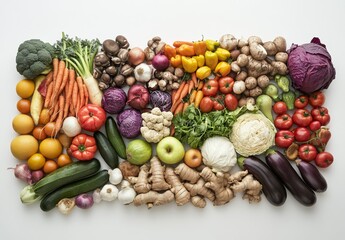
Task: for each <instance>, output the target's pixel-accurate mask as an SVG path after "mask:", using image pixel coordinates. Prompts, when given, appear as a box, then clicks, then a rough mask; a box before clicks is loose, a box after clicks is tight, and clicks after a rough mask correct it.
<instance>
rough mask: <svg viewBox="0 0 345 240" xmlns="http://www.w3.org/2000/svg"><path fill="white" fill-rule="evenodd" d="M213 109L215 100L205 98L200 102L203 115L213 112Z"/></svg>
mask: <svg viewBox="0 0 345 240" xmlns="http://www.w3.org/2000/svg"><path fill="white" fill-rule="evenodd" d="M212 109H213V100H212V99H211V98H210V97H203V98H202V99H201V102H200V111H201V112H203V113H208V112H211V111H212Z"/></svg>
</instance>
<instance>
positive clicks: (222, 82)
mask: <svg viewBox="0 0 345 240" xmlns="http://www.w3.org/2000/svg"><path fill="white" fill-rule="evenodd" d="M234 83H235V82H234V79H233V78H232V77H228V76H226V77H221V78H220V79H219V80H218V84H219V91H220V92H221V93H224V94H227V93H231V92H232V88H233V86H234Z"/></svg>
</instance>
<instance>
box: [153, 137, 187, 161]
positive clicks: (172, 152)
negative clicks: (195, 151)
mask: <svg viewBox="0 0 345 240" xmlns="http://www.w3.org/2000/svg"><path fill="white" fill-rule="evenodd" d="M156 151H157V156H158V158H159V159H160V160H161V161H162V162H164V163H166V164H175V163H178V162H180V161H181V160H182V159H183V157H184V147H183V145H182V143H181V142H180V141H179V140H178V139H177V138H175V137H165V138H163V139H162V140H161V141H160V142H159V143H158V144H157V148H156Z"/></svg>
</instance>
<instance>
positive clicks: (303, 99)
mask: <svg viewBox="0 0 345 240" xmlns="http://www.w3.org/2000/svg"><path fill="white" fill-rule="evenodd" d="M308 102H309V101H308V97H307V96H305V95H302V96H299V97H298V98H296V100H295V103H294V105H295V108H305V107H306V106H307V105H308Z"/></svg>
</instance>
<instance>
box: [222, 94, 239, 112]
mask: <svg viewBox="0 0 345 240" xmlns="http://www.w3.org/2000/svg"><path fill="white" fill-rule="evenodd" d="M224 105H225V107H226V109H228V110H229V111H234V110H236V108H237V107H238V100H237V98H236V96H235V95H233V94H231V93H228V94H226V95H225V98H224Z"/></svg>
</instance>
